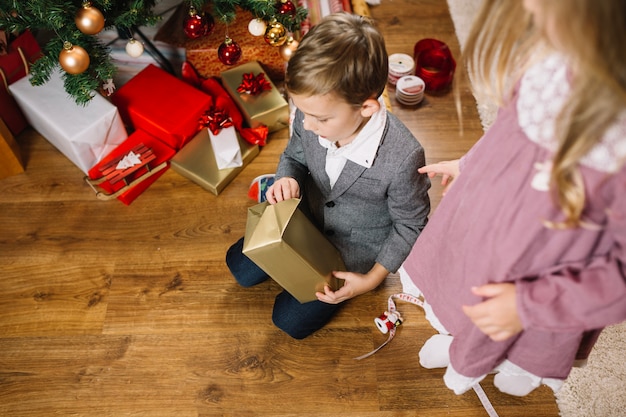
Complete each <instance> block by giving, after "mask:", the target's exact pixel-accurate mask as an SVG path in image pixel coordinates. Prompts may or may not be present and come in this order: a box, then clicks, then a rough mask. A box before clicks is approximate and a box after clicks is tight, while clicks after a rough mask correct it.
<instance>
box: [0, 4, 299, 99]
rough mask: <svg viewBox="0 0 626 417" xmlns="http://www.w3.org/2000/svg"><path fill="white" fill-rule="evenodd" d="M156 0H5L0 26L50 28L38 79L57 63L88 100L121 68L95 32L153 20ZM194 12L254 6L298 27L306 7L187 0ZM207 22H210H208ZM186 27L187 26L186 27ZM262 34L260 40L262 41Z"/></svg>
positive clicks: (72, 88) (229, 17) (217, 14)
mask: <svg viewBox="0 0 626 417" xmlns="http://www.w3.org/2000/svg"><path fill="white" fill-rule="evenodd" d="M155 1H156V0H120V1H116V0H91V1H84V0H29V1H23V0H0V30H4V31H6V32H7V33H21V32H22V31H24V30H31V31H33V32H37V31H46V32H50V34H51V36H50V40H49V41H47V43H46V44H45V45H42V50H43V57H42V58H40V59H39V60H37V61H36V62H35V63H34V64H33V65H32V67H31V69H30V82H31V83H32V84H33V85H42V84H44V83H46V82H47V81H48V80H49V79H50V76H51V74H52V72H53V70H54V69H55V68H56V67H57V66H59V65H60V66H61V67H62V69H63V70H64V71H65V73H64V75H63V77H64V85H65V90H66V91H67V92H68V94H69V95H70V96H72V97H73V98H74V100H75V101H76V102H77V103H78V104H86V103H88V102H89V101H90V100H91V98H92V97H93V94H94V91H97V90H99V89H100V88H101V87H102V86H103V85H105V84H107V82H108V81H109V80H111V79H112V78H113V75H114V74H115V71H116V68H115V65H114V64H113V62H112V59H111V56H110V52H111V51H110V49H109V48H108V47H107V46H106V45H104V44H103V43H102V42H101V41H100V40H99V39H98V37H97V36H96V34H97V33H98V32H100V31H101V30H102V29H104V28H116V29H117V30H118V31H119V32H120V33H128V34H131V35H132V33H133V32H134V30H135V28H137V27H139V26H149V25H154V24H156V23H157V22H158V20H159V16H156V15H154V13H153V8H154V6H155ZM186 3H188V4H189V9H190V17H191V18H197V19H198V21H199V23H202V22H207V21H208V20H203V19H213V18H216V19H220V20H222V21H223V22H224V23H231V22H232V21H234V20H235V18H236V14H237V10H238V9H244V10H248V11H250V12H251V13H252V14H253V15H254V16H255V17H256V18H258V19H260V20H262V21H264V22H268V23H269V22H278V23H280V24H282V25H283V26H284V27H285V29H286V30H288V31H290V32H295V31H297V30H298V29H299V27H300V24H301V23H302V21H304V19H305V18H306V15H307V11H306V10H305V9H303V8H301V7H297V6H294V5H293V3H291V1H290V0H212V1H206V0H187V1H186ZM205 24H206V23H205ZM181 30H183V28H181ZM262 41H263V40H261V42H262Z"/></svg>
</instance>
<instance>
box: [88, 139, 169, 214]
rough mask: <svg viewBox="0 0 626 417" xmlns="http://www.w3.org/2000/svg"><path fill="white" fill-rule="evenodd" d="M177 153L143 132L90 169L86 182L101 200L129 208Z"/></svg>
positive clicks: (162, 172) (164, 169) (125, 142)
mask: <svg viewBox="0 0 626 417" xmlns="http://www.w3.org/2000/svg"><path fill="white" fill-rule="evenodd" d="M175 153H176V151H175V150H174V149H172V148H171V147H169V146H167V145H166V144H164V143H163V142H161V141H160V140H158V139H157V138H155V137H153V136H152V135H150V134H149V133H146V132H144V131H143V130H141V129H139V130H136V131H135V132H134V133H133V134H132V135H130V136H129V137H128V139H126V140H125V141H124V142H123V143H122V144H121V145H120V146H118V147H117V148H116V149H115V150H114V151H113V152H111V153H110V154H109V155H107V156H106V157H104V158H103V159H102V161H100V162H99V163H98V164H97V165H96V166H94V167H93V168H91V169H90V170H89V173H88V176H86V177H85V181H86V182H87V184H89V186H90V187H91V188H92V189H93V190H94V191H95V192H96V197H97V198H98V199H100V200H111V199H113V198H117V199H118V200H120V201H121V202H122V203H124V204H126V205H129V204H130V203H132V202H133V201H134V200H135V199H136V198H137V197H139V195H140V194H141V193H143V192H144V191H145V190H146V189H147V188H148V187H149V186H150V185H152V184H153V183H154V182H155V181H156V180H157V179H158V178H159V177H160V176H161V175H163V174H164V173H165V171H166V170H167V168H168V167H169V160H170V159H171V158H172V157H173V156H174V154H175Z"/></svg>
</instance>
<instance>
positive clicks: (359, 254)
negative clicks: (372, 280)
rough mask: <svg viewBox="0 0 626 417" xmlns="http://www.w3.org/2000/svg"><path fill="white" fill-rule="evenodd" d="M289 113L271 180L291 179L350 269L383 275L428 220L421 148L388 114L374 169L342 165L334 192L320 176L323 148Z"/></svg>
mask: <svg viewBox="0 0 626 417" xmlns="http://www.w3.org/2000/svg"><path fill="white" fill-rule="evenodd" d="M302 121H303V114H302V112H301V111H299V110H298V111H296V115H295V120H294V123H293V125H292V130H293V133H292V135H291V139H290V140H289V143H288V144H287V147H286V149H285V151H284V152H283V154H282V155H281V158H280V162H279V164H278V169H277V172H276V177H277V178H280V177H292V178H295V179H296V181H298V184H299V185H300V190H301V197H302V200H303V203H302V205H303V206H304V207H302V208H303V209H304V210H305V211H306V209H307V208H308V210H309V214H310V216H311V217H312V220H313V221H314V222H315V223H316V225H317V227H318V228H319V229H320V230H321V231H322V232H323V233H324V234H325V235H326V237H327V238H328V239H329V240H330V241H331V242H332V243H333V244H334V245H335V246H336V247H337V249H339V251H340V253H341V254H342V257H343V260H344V262H345V264H346V267H347V269H348V270H349V271H352V272H359V273H366V272H368V271H369V270H370V269H371V268H372V266H374V263H375V262H378V263H380V264H381V265H382V266H384V267H385V268H386V269H387V270H388V271H391V272H395V271H397V269H398V268H399V267H400V265H401V264H402V262H403V261H404V259H405V258H406V257H407V256H408V254H409V252H410V251H411V248H412V246H413V244H414V243H415V240H416V239H417V236H418V235H419V233H420V232H421V231H422V229H423V228H424V226H426V222H427V220H428V213H429V211H430V200H429V198H428V189H429V188H430V180H429V179H428V176H427V175H425V174H419V173H418V172H417V169H418V168H420V167H421V166H423V165H424V164H425V157H424V150H423V148H422V146H421V145H420V144H419V142H418V141H417V139H415V137H414V136H413V134H412V133H411V132H410V131H409V130H408V129H407V128H406V127H405V126H404V124H402V122H400V121H399V120H398V118H397V117H395V116H394V115H393V114H391V113H387V122H386V125H385V130H384V133H383V137H382V140H381V143H380V146H379V148H378V153H377V155H376V157H375V159H374V163H373V165H372V166H371V167H370V168H364V167H362V166H360V165H358V164H356V163H354V162H352V161H350V160H348V161H347V163H346V165H345V167H344V169H343V171H342V172H341V174H340V176H339V179H338V180H337V182H336V183H335V186H334V187H333V188H332V190H331V188H330V180H329V178H328V175H327V174H326V169H325V165H326V148H324V147H323V146H321V145H320V144H319V142H318V137H317V136H316V135H315V134H314V133H313V132H311V131H307V130H305V129H304V127H303V123H302Z"/></svg>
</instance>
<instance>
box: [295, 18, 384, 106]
mask: <svg viewBox="0 0 626 417" xmlns="http://www.w3.org/2000/svg"><path fill="white" fill-rule="evenodd" d="M388 71H389V66H388V59H387V50H386V48H385V41H384V39H383V36H382V34H381V33H380V32H379V31H378V29H377V28H376V27H375V26H374V22H373V21H372V19H370V18H368V17H364V16H359V15H354V14H349V13H335V14H331V15H329V16H327V17H325V18H324V19H323V20H322V21H321V22H320V23H318V24H317V25H315V26H313V27H312V28H311V30H310V31H309V32H308V33H307V34H306V35H305V36H304V37H303V38H302V42H300V45H299V46H298V48H297V49H296V52H295V53H294V55H293V56H292V57H291V59H290V60H289V63H288V65H287V73H286V77H285V85H286V86H287V90H289V91H290V92H292V93H294V94H298V95H306V96H312V95H325V94H328V93H331V92H332V93H334V94H336V95H337V96H338V97H339V98H342V99H344V100H345V101H346V102H347V103H349V104H354V105H361V104H362V103H363V102H364V101H365V100H367V99H370V98H377V97H378V96H380V95H381V94H382V92H383V90H384V88H385V85H386V83H387V73H388Z"/></svg>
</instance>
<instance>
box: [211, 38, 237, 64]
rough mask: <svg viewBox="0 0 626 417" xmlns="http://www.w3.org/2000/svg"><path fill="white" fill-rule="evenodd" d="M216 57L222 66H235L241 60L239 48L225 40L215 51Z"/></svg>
mask: <svg viewBox="0 0 626 417" xmlns="http://www.w3.org/2000/svg"><path fill="white" fill-rule="evenodd" d="M217 57H218V58H219V60H220V61H222V63H223V64H224V65H233V64H236V63H237V61H239V58H241V47H240V46H239V45H237V42H235V41H234V40H232V39H230V38H226V40H224V43H222V44H221V45H220V47H219V48H218V49H217Z"/></svg>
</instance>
